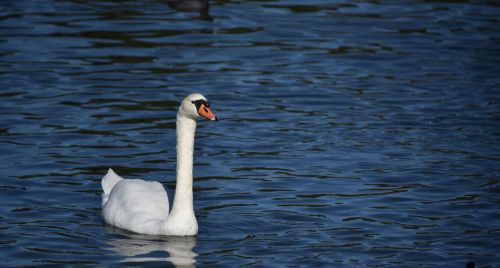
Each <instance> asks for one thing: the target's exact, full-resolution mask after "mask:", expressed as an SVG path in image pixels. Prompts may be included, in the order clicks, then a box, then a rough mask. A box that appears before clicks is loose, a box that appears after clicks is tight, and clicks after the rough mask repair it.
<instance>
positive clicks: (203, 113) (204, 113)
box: [198, 104, 219, 121]
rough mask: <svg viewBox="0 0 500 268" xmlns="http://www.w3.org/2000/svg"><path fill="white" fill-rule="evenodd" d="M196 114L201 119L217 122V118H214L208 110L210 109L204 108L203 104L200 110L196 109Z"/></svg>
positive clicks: (210, 110)
mask: <svg viewBox="0 0 500 268" xmlns="http://www.w3.org/2000/svg"><path fill="white" fill-rule="evenodd" d="M198 114H199V115H201V116H202V117H205V118H206V119H208V120H212V121H219V118H218V117H217V116H215V114H214V113H213V112H212V109H210V107H207V106H205V105H204V104H202V105H200V108H199V109H198Z"/></svg>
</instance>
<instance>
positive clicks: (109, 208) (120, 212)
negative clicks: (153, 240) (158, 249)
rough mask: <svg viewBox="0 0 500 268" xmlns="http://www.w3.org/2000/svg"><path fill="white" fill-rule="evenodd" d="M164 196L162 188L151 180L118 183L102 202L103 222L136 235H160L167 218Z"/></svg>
mask: <svg viewBox="0 0 500 268" xmlns="http://www.w3.org/2000/svg"><path fill="white" fill-rule="evenodd" d="M168 203H169V202H168V197H167V193H166V192H165V189H164V188H163V185H162V184H161V183H158V182H154V181H145V180H137V179H134V180H131V179H128V180H121V181H119V182H118V183H117V184H116V185H115V186H114V187H113V190H112V191H111V193H110V194H109V197H108V200H107V201H106V202H104V203H103V216H104V220H105V221H106V222H107V223H109V224H111V225H114V226H117V227H120V228H123V229H127V230H130V231H133V232H136V233H143V234H160V228H161V226H162V224H163V222H164V221H165V220H166V219H167V217H168V212H169V204H168Z"/></svg>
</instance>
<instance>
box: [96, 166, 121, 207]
mask: <svg viewBox="0 0 500 268" xmlns="http://www.w3.org/2000/svg"><path fill="white" fill-rule="evenodd" d="M121 180H123V178H122V177H120V176H118V174H116V173H115V172H114V171H113V170H112V169H109V170H108V173H106V175H104V177H102V180H101V186H102V190H103V191H104V193H103V194H102V203H103V204H104V203H106V201H108V196H109V193H111V190H112V189H113V187H115V185H116V184H117V183H118V182H120V181H121Z"/></svg>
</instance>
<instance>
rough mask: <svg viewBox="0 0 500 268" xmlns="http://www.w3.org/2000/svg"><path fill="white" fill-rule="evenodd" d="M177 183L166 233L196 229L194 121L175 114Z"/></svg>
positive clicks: (182, 232)
mask: <svg viewBox="0 0 500 268" xmlns="http://www.w3.org/2000/svg"><path fill="white" fill-rule="evenodd" d="M176 130H177V170H176V175H177V185H176V188H175V197H174V203H173V205H172V210H171V211H170V214H169V216H168V218H167V220H166V222H165V226H164V228H165V233H166V234H167V235H190V234H191V233H192V232H193V231H194V232H195V233H194V234H196V232H197V231H198V225H197V222H196V218H195V215H194V209H193V151H194V136H195V132H196V121H195V120H193V119H191V118H188V117H185V116H182V115H180V114H178V115H177V127H176Z"/></svg>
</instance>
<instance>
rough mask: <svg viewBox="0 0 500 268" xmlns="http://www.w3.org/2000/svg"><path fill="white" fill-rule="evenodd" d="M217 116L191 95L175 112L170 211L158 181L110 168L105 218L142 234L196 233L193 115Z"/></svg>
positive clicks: (104, 180) (105, 187) (202, 99)
mask: <svg viewBox="0 0 500 268" xmlns="http://www.w3.org/2000/svg"><path fill="white" fill-rule="evenodd" d="M199 116H202V117H205V118H207V119H210V120H218V118H217V117H216V116H215V115H214V114H213V113H212V111H211V110H210V105H209V104H208V102H207V100H206V99H205V97H203V96H202V95H200V94H191V95H189V96H187V97H186V98H185V99H184V100H183V101H182V103H181V106H180V107H179V111H178V112H177V171H176V173H177V185H176V188H175V197H174V202H173V206H172V211H170V213H169V202H168V197H167V192H166V191H165V189H164V188H163V186H162V185H161V184H160V183H158V182H153V181H145V180H129V179H123V178H122V177H120V176H118V175H117V174H116V173H115V172H114V171H113V170H112V169H109V171H108V173H107V174H106V175H105V176H104V177H103V178H102V182H101V184H102V188H103V191H104V193H103V195H102V208H103V216H104V220H105V221H106V222H107V223H109V224H111V225H114V226H117V227H120V228H123V229H126V230H130V231H133V232H136V233H141V234H151V235H176V236H191V235H196V234H197V233H198V223H197V221H196V217H195V215H194V209H193V149H194V136H195V131H196V118H198V117H199Z"/></svg>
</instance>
